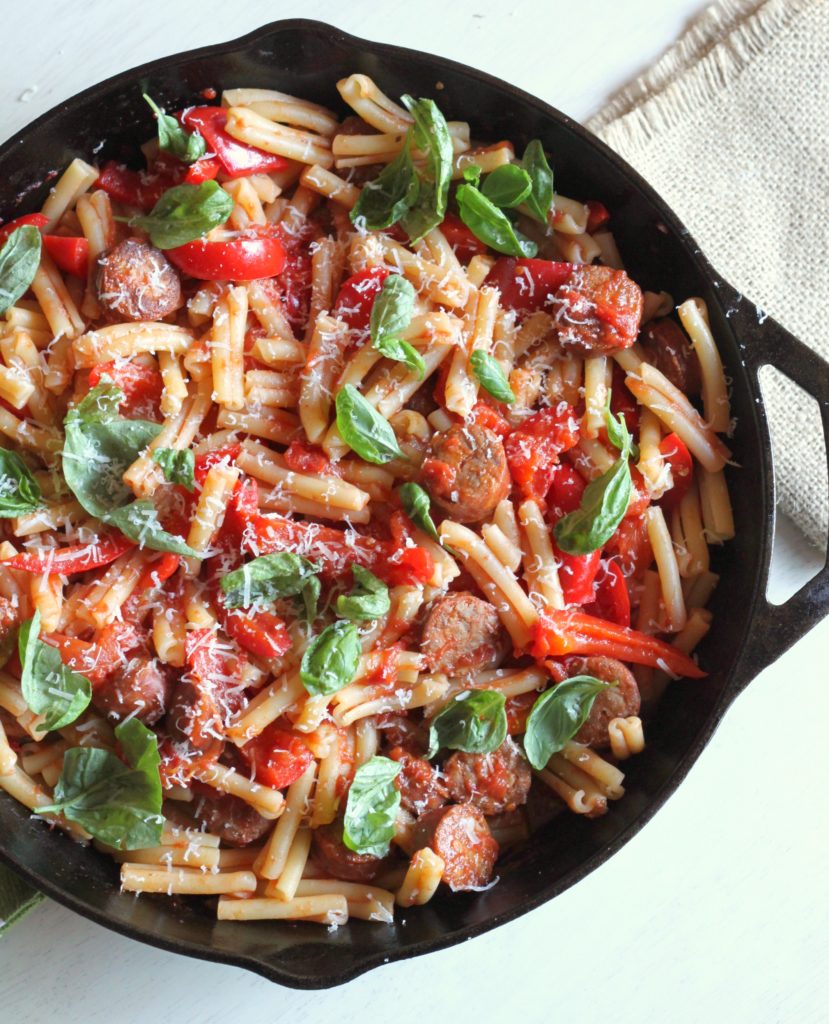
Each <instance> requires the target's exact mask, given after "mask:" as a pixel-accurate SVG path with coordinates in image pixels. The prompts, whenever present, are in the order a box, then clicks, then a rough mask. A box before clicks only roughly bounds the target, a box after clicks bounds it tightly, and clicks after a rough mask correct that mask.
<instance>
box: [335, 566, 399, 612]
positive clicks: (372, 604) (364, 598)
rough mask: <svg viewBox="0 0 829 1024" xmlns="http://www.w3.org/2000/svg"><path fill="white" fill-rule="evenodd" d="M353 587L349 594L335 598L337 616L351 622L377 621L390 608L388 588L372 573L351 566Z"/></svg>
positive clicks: (359, 567) (360, 567)
mask: <svg viewBox="0 0 829 1024" xmlns="http://www.w3.org/2000/svg"><path fill="white" fill-rule="evenodd" d="M351 572H352V574H353V575H354V586H353V587H352V589H351V592H350V593H349V594H340V596H339V597H338V598H337V615H339V616H340V617H341V618H343V619H349V620H350V621H351V622H369V621H371V620H373V619H379V618H380V616H381V615H385V614H386V613H387V612H388V610H389V608H391V600H390V598H389V588H388V587H387V586H386V584H385V583H384V582H383V581H382V580H379V579H378V578H377V577H376V576H375V575H374V573H373V572H369V570H368V569H364V568H363V567H362V566H361V565H352V566H351Z"/></svg>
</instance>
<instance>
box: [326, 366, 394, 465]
mask: <svg viewBox="0 0 829 1024" xmlns="http://www.w3.org/2000/svg"><path fill="white" fill-rule="evenodd" d="M336 407H337V429H338V430H339V432H340V436H341V437H342V439H343V441H345V443H346V444H347V445H348V447H349V448H351V449H352V451H354V452H356V453H357V455H359V456H360V458H361V459H365V461H366V462H373V463H375V464H376V465H382V464H383V463H384V462H390V461H391V460H392V459H397V458H399V457H400V456H401V455H402V454H403V453H402V452H401V451H400V448H399V446H398V444H397V438H396V437H395V436H394V431H393V430H392V428H391V425H390V424H389V421H388V420H387V419H384V418H383V417H382V416H381V415H380V413H379V412H377V410H376V409H375V408H374V406H373V405H370V404H369V403H368V402H367V401H366V400H365V398H363V396H362V395H361V394H360V392H359V391H358V390H357V389H356V388H355V387H354V385H353V384H346V386H345V387H344V388H343V389H342V390H341V391H340V392H339V394H338V395H337V400H336Z"/></svg>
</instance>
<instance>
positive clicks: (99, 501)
mask: <svg viewBox="0 0 829 1024" xmlns="http://www.w3.org/2000/svg"><path fill="white" fill-rule="evenodd" d="M122 398H123V392H122V391H121V390H120V388H117V387H115V386H114V385H113V384H111V383H106V382H102V383H100V384H98V385H97V387H95V388H93V389H92V390H91V391H90V392H89V394H88V395H87V396H86V397H85V398H84V399H83V401H82V402H80V403H79V404H78V405H77V406H75V407H74V408H72V409H70V410H69V412H68V413H67V414H66V419H65V420H64V428H65V441H64V445H63V452H62V465H63V476H64V479H65V480H66V483H67V486H68V487H69V489H70V490H71V492H72V493H73V494H74V496H75V497H76V498H77V499H78V501H79V502H80V504H81V506H82V507H83V508H84V509H85V511H87V512H88V513H89V514H90V515H91V516H95V518H96V519H100V520H101V521H102V522H104V523H108V524H109V525H111V526H115V527H117V528H118V529H119V530H121V532H122V533H124V534H125V535H126V536H127V537H129V538H130V539H131V540H134V541H136V542H137V543H139V544H143V545H145V546H146V547H148V548H152V549H153V550H154V551H171V552H174V553H175V554H179V555H187V556H191V557H196V555H197V553H196V552H195V551H194V550H193V549H192V548H190V547H188V545H187V544H185V543H184V541H183V540H182V539H181V538H180V537H176V536H174V535H173V534H170V533H167V532H166V531H165V530H163V529H162V528H161V524H160V523H159V521H158V514H157V513H156V510H155V507H154V506H153V504H152V502H151V501H147V500H144V501H130V499H131V498H132V491H130V489H129V488H128V487H127V485H126V484H125V483H124V481H123V479H122V478H123V475H124V473H125V472H126V470H127V467H128V466H130V465H131V464H132V463H133V462H134V461H135V460H136V459H137V458H138V456H139V455H140V454H141V453H142V452H143V451H144V450H145V449H146V447H147V445H148V444H149V443H150V442H151V441H152V440H153V439H154V438H155V437H156V436H157V435H158V433H159V432H160V430H161V427H160V425H159V424H158V423H150V422H148V421H146V420H127V419H122V418H121V417H120V416H118V406H119V404H120V402H121V399H122Z"/></svg>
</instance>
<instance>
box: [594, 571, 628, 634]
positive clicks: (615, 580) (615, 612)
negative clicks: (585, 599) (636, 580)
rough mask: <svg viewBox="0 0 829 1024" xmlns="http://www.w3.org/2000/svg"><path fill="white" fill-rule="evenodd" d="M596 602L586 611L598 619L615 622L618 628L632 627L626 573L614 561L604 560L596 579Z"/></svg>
mask: <svg viewBox="0 0 829 1024" xmlns="http://www.w3.org/2000/svg"><path fill="white" fill-rule="evenodd" d="M595 590H596V600H595V601H594V602H593V604H590V605H586V606H585V608H584V611H585V612H587V614H588V615H595V616H596V618H598V619H606V620H607V621H608V622H615V623H616V625H617V626H629V625H630V594H629V593H628V588H627V583H626V582H625V577H624V573H623V572H622V570H621V569H620V568H619V566H618V565H617V564H616V562H614V561H605V560H602V563H601V566H600V570H599V573H598V574H597V577H596V587H595Z"/></svg>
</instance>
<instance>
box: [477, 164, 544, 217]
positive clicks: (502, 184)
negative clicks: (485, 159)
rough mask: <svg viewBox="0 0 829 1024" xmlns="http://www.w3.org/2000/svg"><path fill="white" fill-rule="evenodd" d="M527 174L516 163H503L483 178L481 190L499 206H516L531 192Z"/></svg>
mask: <svg viewBox="0 0 829 1024" xmlns="http://www.w3.org/2000/svg"><path fill="white" fill-rule="evenodd" d="M532 187H533V185H532V181H531V180H530V176H529V174H527V172H526V171H525V170H524V169H523V168H521V167H519V166H518V164H504V165H503V166H501V167H496V168H495V170H494V171H493V172H492V173H491V174H488V175H487V176H486V178H485V179H484V184H483V187H482V188H481V191H482V192H483V194H484V195H485V196H486V197H487V199H488V200H489V201H490V202H491V203H494V204H495V205H496V206H500V207H501V208H503V207H505V206H508V207H512V206H518V205H520V204H521V203H523V202H524V200H525V199H526V198H527V197H528V196H529V194H530V193H531V192H532Z"/></svg>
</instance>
